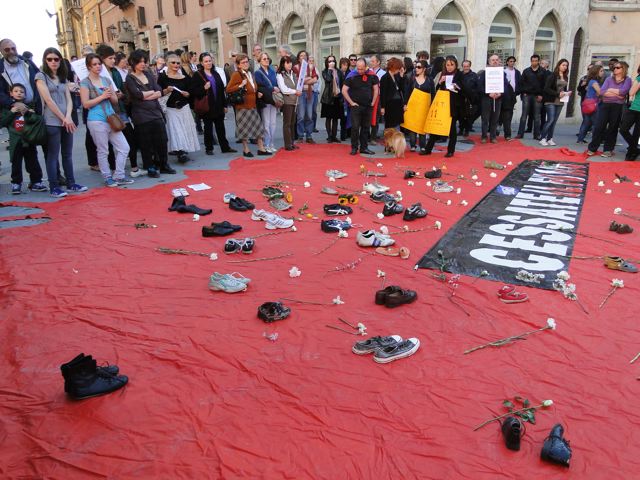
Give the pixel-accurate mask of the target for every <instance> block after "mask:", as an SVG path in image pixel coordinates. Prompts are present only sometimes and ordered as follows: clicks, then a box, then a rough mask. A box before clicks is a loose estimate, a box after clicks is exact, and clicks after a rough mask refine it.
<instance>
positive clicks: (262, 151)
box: [258, 150, 271, 157]
mask: <svg viewBox="0 0 640 480" xmlns="http://www.w3.org/2000/svg"><path fill="white" fill-rule="evenodd" d="M269 155H271V152H267V151H266V150H258V156H259V157H267V156H269Z"/></svg>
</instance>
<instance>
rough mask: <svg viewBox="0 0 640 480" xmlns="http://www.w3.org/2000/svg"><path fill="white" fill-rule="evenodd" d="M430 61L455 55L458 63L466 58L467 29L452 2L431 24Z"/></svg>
mask: <svg viewBox="0 0 640 480" xmlns="http://www.w3.org/2000/svg"><path fill="white" fill-rule="evenodd" d="M430 55H431V59H433V58H435V57H446V56H447V55H455V56H456V58H457V59H458V62H459V63H462V61H463V60H464V59H465V58H466V56H467V27H466V25H465V23H464V19H463V18H462V15H461V14H460V10H458V7H456V6H455V5H454V3H453V2H451V3H450V4H448V5H447V6H445V7H444V8H443V9H442V10H440V13H439V14H438V16H437V17H436V20H435V21H434V22H433V28H432V30H431V52H430Z"/></svg>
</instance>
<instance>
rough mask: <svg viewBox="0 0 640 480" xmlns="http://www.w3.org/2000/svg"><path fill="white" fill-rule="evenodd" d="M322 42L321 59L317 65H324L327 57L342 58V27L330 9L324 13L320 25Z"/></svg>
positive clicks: (319, 36)
mask: <svg viewBox="0 0 640 480" xmlns="http://www.w3.org/2000/svg"><path fill="white" fill-rule="evenodd" d="M318 33H319V35H318V38H319V40H320V58H319V59H317V63H318V64H319V65H320V64H322V63H323V61H324V59H325V57H327V56H329V55H334V56H335V57H336V58H338V59H339V58H340V27H339V26H338V19H337V18H336V14H335V13H334V12H333V10H331V9H330V8H329V9H327V10H325V11H324V14H323V16H322V22H321V23H320V31H319V32H318Z"/></svg>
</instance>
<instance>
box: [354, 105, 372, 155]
mask: <svg viewBox="0 0 640 480" xmlns="http://www.w3.org/2000/svg"><path fill="white" fill-rule="evenodd" d="M370 128H371V106H369V105H367V106H362V105H360V106H357V107H351V148H358V143H359V144H360V150H366V149H367V148H368V145H369V129H370Z"/></svg>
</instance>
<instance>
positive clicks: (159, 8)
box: [158, 0, 164, 19]
mask: <svg viewBox="0 0 640 480" xmlns="http://www.w3.org/2000/svg"><path fill="white" fill-rule="evenodd" d="M162 18H164V12H163V11H162V0H158V19H162Z"/></svg>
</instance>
